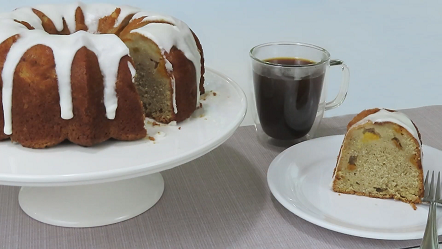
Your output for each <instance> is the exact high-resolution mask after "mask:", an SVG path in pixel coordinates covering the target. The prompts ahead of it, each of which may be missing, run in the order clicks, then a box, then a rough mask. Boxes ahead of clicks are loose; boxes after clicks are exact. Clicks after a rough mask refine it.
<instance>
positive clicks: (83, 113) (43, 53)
mask: <svg viewBox="0 0 442 249" xmlns="http://www.w3.org/2000/svg"><path fill="white" fill-rule="evenodd" d="M32 10H33V12H34V13H35V14H36V15H37V16H38V17H39V18H40V19H41V21H42V26H43V28H44V30H45V31H46V32H47V33H49V34H53V35H69V29H68V27H67V24H66V22H65V21H64V20H63V21H64V22H63V24H64V28H63V29H62V31H60V32H59V31H57V29H56V27H55V25H54V23H53V22H52V21H51V20H50V19H49V18H48V17H47V16H46V15H45V14H43V13H42V12H41V11H39V10H37V9H32ZM120 14H121V9H120V8H116V9H115V11H114V12H113V13H112V14H111V15H109V16H105V17H103V18H101V19H100V20H99V25H98V30H97V31H98V32H99V33H107V34H116V35H120V38H121V39H122V40H123V41H125V42H128V41H130V40H131V39H134V37H136V34H131V33H130V31H131V30H133V29H135V28H138V27H142V26H143V25H146V22H141V20H142V19H143V18H140V19H139V20H134V21H133V22H132V23H129V21H130V20H131V18H132V17H133V15H128V16H126V17H125V18H124V20H123V21H122V22H121V24H119V25H118V26H115V23H116V21H117V19H118V17H119V15H120ZM16 21H17V22H18V23H21V24H23V25H24V26H26V27H27V28H28V29H34V27H32V26H31V25H30V24H29V23H26V22H23V21H19V20H16ZM75 21H76V31H78V30H87V26H86V24H85V20H84V14H83V11H82V10H81V8H80V7H78V8H77V9H76V11H75ZM192 33H193V32H192ZM193 36H194V39H195V42H196V45H197V47H198V49H199V52H200V54H201V78H200V79H196V77H195V75H196V74H195V68H194V65H193V63H192V62H191V61H189V60H188V59H187V58H186V56H185V55H184V54H183V52H181V51H180V50H178V49H176V48H175V47H174V48H172V50H171V51H170V53H168V54H166V58H167V60H169V61H170V62H171V63H172V65H173V69H174V70H173V77H174V78H175V85H176V89H175V91H176V106H177V109H178V112H177V113H176V114H175V113H174V112H173V108H172V102H173V100H172V98H171V97H169V98H167V99H164V100H163V101H165V102H166V103H165V104H164V106H167V107H168V108H169V110H159V111H157V114H156V115H152V111H149V110H148V109H145V108H144V107H143V103H142V101H141V100H142V98H141V97H140V95H139V92H138V90H137V87H136V86H135V85H134V83H133V82H132V74H131V72H130V69H129V67H128V63H131V64H132V65H134V66H135V68H136V69H137V75H139V74H142V73H143V72H138V68H137V66H136V65H137V64H138V63H137V62H136V61H135V62H134V61H133V60H132V59H131V58H129V57H128V56H125V57H123V58H121V60H120V63H119V69H118V76H117V82H116V86H115V87H116V93H117V96H118V108H117V111H116V116H115V119H113V120H109V119H107V118H106V111H105V107H104V104H103V98H104V97H103V89H104V86H103V76H102V75H101V71H100V67H99V64H98V59H97V56H96V55H95V54H94V53H93V52H92V51H90V50H88V49H87V48H86V47H83V48H81V49H80V50H79V51H78V52H77V53H76V55H75V57H74V60H73V63H72V69H71V89H72V103H73V113H74V117H73V118H72V119H70V120H64V119H62V118H61V117H60V104H59V101H60V99H59V94H58V85H57V75H56V72H55V61H54V56H53V54H52V49H51V48H49V47H47V46H44V45H36V46H34V47H32V48H30V49H29V50H28V51H27V52H26V53H25V54H24V55H23V57H22V58H21V60H20V62H19V64H18V65H17V68H16V71H15V73H14V87H13V92H12V130H13V133H12V135H11V136H8V135H5V134H4V131H3V127H4V119H3V108H0V127H1V129H0V140H5V139H8V138H10V139H11V140H12V141H15V142H18V143H20V144H21V145H23V146H25V147H30V148H45V147H50V146H54V145H56V144H58V143H60V142H62V141H64V140H69V141H71V142H73V143H76V144H79V145H82V146H92V145H94V144H97V143H100V142H103V141H105V140H107V139H110V138H115V139H118V140H137V139H141V138H143V137H145V136H146V130H145V128H144V117H145V114H148V115H149V116H150V117H152V118H155V119H156V120H157V121H160V122H170V121H174V120H175V121H178V122H179V121H182V120H184V119H186V118H188V117H189V116H190V115H191V114H192V113H193V111H194V110H195V109H196V99H197V96H196V95H197V87H198V85H197V84H196V82H197V81H198V80H199V82H200V83H199V88H200V92H201V94H202V93H204V86H203V83H204V76H203V75H204V59H203V51H202V47H201V44H200V42H199V40H198V38H197V37H196V36H195V34H193ZM17 39H18V35H16V36H13V37H10V38H8V39H7V40H5V41H4V42H2V43H1V44H0V72H2V71H3V66H4V63H5V61H6V56H7V53H8V52H9V50H10V48H11V46H12V45H13V44H14V42H16V40H17ZM143 39H144V40H146V39H147V38H145V37H143ZM147 40H148V39H147ZM149 42H150V43H151V44H154V43H153V42H152V41H150V40H149ZM154 45H155V46H156V44H154ZM133 50H134V49H132V50H131V52H132V51H133ZM153 53H156V54H158V55H161V54H160V53H159V49H158V47H157V50H155V51H154V52H153ZM131 56H132V53H131ZM142 58H143V60H148V59H149V58H148V57H142ZM134 60H135V59H134ZM158 63H159V64H157V65H156V66H157V67H158V65H160V66H162V67H161V68H159V69H158V70H156V72H157V73H158V74H157V76H158V77H160V78H161V79H162V81H164V82H168V88H167V89H164V91H165V96H171V92H172V82H171V75H170V73H169V72H168V71H167V70H166V68H165V62H164V60H163V61H158ZM155 69H156V68H155ZM143 70H147V71H149V70H153V69H143ZM2 85H3V82H2V79H1V77H0V103H2V94H1V91H2ZM163 112H172V114H171V115H170V116H165V115H164V114H163ZM158 113H159V114H158Z"/></svg>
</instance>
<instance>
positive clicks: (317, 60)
mask: <svg viewBox="0 0 442 249" xmlns="http://www.w3.org/2000/svg"><path fill="white" fill-rule="evenodd" d="M250 57H251V59H252V69H253V82H254V92H253V94H254V96H255V104H256V112H255V114H258V115H257V117H256V116H255V117H254V122H255V127H256V130H257V132H258V137H259V139H260V140H261V141H262V142H265V143H268V144H273V145H276V146H289V145H293V144H295V143H298V142H301V141H304V140H307V139H310V138H312V137H313V136H314V133H315V131H316V129H317V128H318V126H319V123H320V122H321V120H322V117H323V115H324V111H326V110H330V109H333V108H336V107H338V106H339V105H341V104H342V102H343V101H344V99H345V97H346V95H347V90H348V84H349V78H350V71H349V69H348V67H347V66H346V65H345V64H344V62H342V61H340V60H330V53H329V52H328V51H327V50H325V49H323V48H321V47H318V46H315V45H311V44H305V43H299V42H274V43H265V44H261V45H258V46H255V47H253V48H252V49H251V50H250ZM330 66H340V67H341V69H342V74H343V77H342V82H341V87H340V90H339V93H338V95H337V96H336V97H335V98H334V99H333V100H332V101H330V102H326V95H327V94H326V92H327V87H326V81H327V80H326V78H327V77H326V75H327V70H328V69H329V67H330Z"/></svg>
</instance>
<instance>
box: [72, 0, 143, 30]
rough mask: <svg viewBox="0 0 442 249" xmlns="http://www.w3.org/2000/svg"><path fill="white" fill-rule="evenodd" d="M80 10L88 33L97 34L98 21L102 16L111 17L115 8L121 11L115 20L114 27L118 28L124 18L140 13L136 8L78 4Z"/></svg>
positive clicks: (101, 4) (102, 4)
mask: <svg viewBox="0 0 442 249" xmlns="http://www.w3.org/2000/svg"><path fill="white" fill-rule="evenodd" d="M80 7H81V9H82V10H83V14H84V22H85V24H86V26H87V27H88V32H90V33H97V30H98V21H99V20H100V18H102V17H103V16H109V15H111V14H112V13H113V12H114V11H115V9H116V8H120V9H121V13H120V15H119V16H118V18H117V21H116V23H115V25H114V27H118V26H119V25H120V24H121V22H122V21H123V20H124V18H125V17H127V16H128V15H131V14H135V13H137V12H139V11H140V9H138V8H134V7H130V6H115V5H112V4H104V3H99V4H80Z"/></svg>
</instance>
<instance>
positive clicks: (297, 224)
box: [0, 0, 442, 248]
mask: <svg viewBox="0 0 442 249" xmlns="http://www.w3.org/2000/svg"><path fill="white" fill-rule="evenodd" d="M68 2H72V1H71V0H21V1H19V2H17V1H2V2H1V3H0V12H7V11H10V10H12V9H14V8H16V7H19V6H27V5H36V4H45V3H68ZM83 2H85V3H91V2H96V1H89V0H84V1H83ZM106 2H108V3H114V4H121V3H123V2H124V4H128V5H133V6H137V7H140V8H142V9H146V10H151V11H157V12H161V13H166V14H170V15H173V16H175V17H178V18H180V19H182V20H183V21H185V22H186V23H187V24H188V25H189V26H190V27H191V28H192V29H193V30H194V31H195V33H196V34H197V35H198V36H199V38H200V40H201V42H202V44H203V48H204V52H205V59H206V66H208V67H211V68H214V69H216V70H218V71H220V72H222V73H224V74H226V75H227V76H229V77H231V78H232V79H233V80H235V81H236V82H238V84H239V85H240V86H241V87H242V88H243V90H244V92H245V93H246V95H247V97H248V102H249V107H252V106H253V98H252V80H251V67H250V61H249V60H250V59H249V56H248V52H249V50H250V48H251V47H253V46H255V45H257V44H260V43H264V42H269V41H301V42H306V43H312V44H316V45H319V46H322V47H324V48H326V49H327V50H329V51H330V53H331V55H332V57H333V58H339V59H342V60H344V61H345V62H346V63H347V64H348V66H349V67H350V71H351V79H350V89H349V93H348V96H347V99H346V101H345V102H344V104H343V105H342V106H341V107H339V108H337V109H334V110H331V111H328V112H327V113H326V116H328V117H333V118H328V119H325V120H324V121H323V122H322V125H321V127H320V129H319V130H318V136H326V135H335V134H343V133H344V131H345V126H346V124H347V122H348V120H349V119H350V118H351V117H350V116H340V115H344V114H350V113H357V112H359V111H360V110H362V109H365V108H371V107H376V106H377V107H386V108H392V109H403V108H414V107H420V106H428V105H438V104H441V103H440V99H439V95H440V93H441V92H442V84H439V83H438V82H439V78H440V77H439V75H438V72H439V70H438V69H439V60H440V59H439V58H441V57H442V46H440V44H442V29H441V28H440V27H441V24H442V15H440V13H439V12H440V9H441V7H442V2H441V1H437V0H429V1H399V0H395V1H388V2H386V1H382V0H373V1H369V2H367V1H361V0H357V1H338V0H311V1H284V0H274V1H263V0H256V1H252V0H243V1H234V0H225V1H202V0H200V1H180V0H163V1H141V0H125V1H119V0H108V1H106ZM339 79H340V73H339V72H337V70H332V71H331V72H330V77H329V85H328V87H329V96H333V95H334V94H336V93H337V90H338V81H339ZM405 112H406V113H407V114H409V115H410V117H411V118H412V119H413V120H414V121H415V122H416V124H417V125H418V127H419V128H420V131H421V133H422V137H423V141H424V143H425V144H427V145H430V146H433V147H435V148H438V149H442V142H441V141H442V133H440V125H439V122H440V120H441V118H442V106H431V107H424V108H418V109H412V110H406V111H405ZM253 114H254V110H253V108H250V109H249V112H248V113H247V116H246V118H245V120H244V122H243V125H249V124H252V123H253ZM336 116H340V117H336ZM281 151H282V149H275V150H271V149H268V148H264V147H262V146H261V145H260V144H259V143H257V141H256V137H255V133H254V130H253V128H252V127H250V126H248V127H240V128H239V129H238V130H237V131H236V133H235V134H234V135H233V136H232V137H231V138H230V139H229V140H228V141H227V142H226V143H224V144H223V145H221V146H220V147H219V148H217V149H215V150H214V151H212V152H210V153H208V154H207V155H205V156H203V157H201V158H199V159H197V160H194V161H192V162H190V163H187V164H184V165H182V166H180V167H177V168H174V169H171V170H168V171H165V172H163V177H164V179H165V182H166V190H165V192H164V195H163V197H162V198H161V200H160V201H159V202H158V203H157V204H156V205H155V206H154V207H153V208H152V209H151V210H149V211H148V212H146V213H144V214H142V215H140V216H138V217H136V218H134V219H131V220H128V221H125V222H122V223H119V224H115V225H110V226H106V227H99V228H85V229H71V228H60V227H54V226H50V225H45V224H42V223H40V222H37V221H35V220H33V219H31V218H29V217H28V216H27V215H25V214H24V213H23V212H22V211H21V209H20V207H19V205H18V202H17V195H18V191H19V188H18V187H8V186H0V241H1V243H0V248H147V247H148V248H287V247H290V248H398V247H406V246H411V245H418V244H419V243H420V241H418V240H414V241H384V240H373V239H363V238H357V237H353V236H348V235H343V234H340V233H336V232H332V231H329V230H326V229H323V228H321V227H318V226H315V225H312V224H310V223H308V222H306V221H304V220H302V219H300V218H298V217H297V216H295V215H293V214H292V213H290V212H289V211H287V210H286V209H285V208H284V207H282V206H281V205H280V204H279V203H278V202H277V201H276V200H275V199H274V198H273V197H272V195H271V193H270V191H269V189H268V186H267V182H266V172H267V168H268V166H269V164H270V162H271V161H272V160H273V159H274V158H275V156H276V155H278V154H279V153H280V152H281Z"/></svg>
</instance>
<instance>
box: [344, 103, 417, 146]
mask: <svg viewBox="0 0 442 249" xmlns="http://www.w3.org/2000/svg"><path fill="white" fill-rule="evenodd" d="M369 121H371V122H372V123H381V122H392V123H396V124H398V125H400V126H402V127H404V128H405V129H406V130H407V131H408V132H410V134H411V135H413V136H414V138H416V140H417V141H419V143H421V141H420V139H419V135H418V132H417V130H416V127H415V126H414V125H413V123H412V122H411V120H410V119H409V118H408V117H407V116H406V115H405V114H403V113H401V112H389V111H387V110H385V109H381V110H379V111H378V112H376V113H373V114H371V115H368V116H367V117H365V118H363V119H362V120H360V121H359V122H357V123H355V124H354V125H353V126H352V127H356V126H359V125H361V124H365V123H367V122H369Z"/></svg>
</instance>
